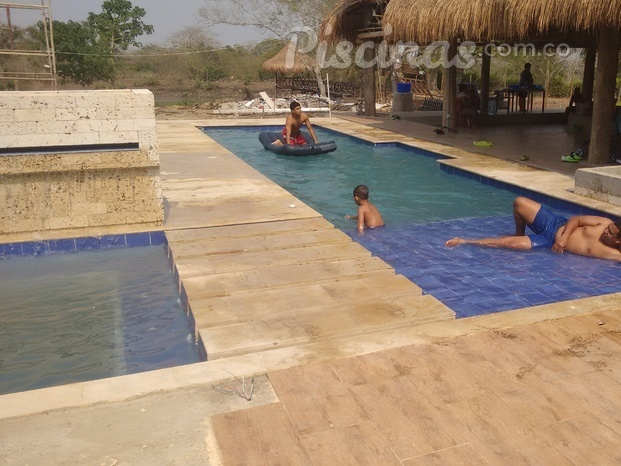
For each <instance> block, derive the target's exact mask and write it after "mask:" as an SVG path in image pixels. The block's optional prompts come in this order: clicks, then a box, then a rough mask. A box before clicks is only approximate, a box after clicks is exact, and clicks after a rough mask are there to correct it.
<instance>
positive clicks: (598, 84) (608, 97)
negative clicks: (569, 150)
mask: <svg viewBox="0 0 621 466" xmlns="http://www.w3.org/2000/svg"><path fill="white" fill-rule="evenodd" d="M618 63H619V30H618V29H615V28H612V27H610V26H603V27H601V28H600V29H599V31H598V37H597V68H596V71H595V100H594V102H593V120H592V122H591V144H590V146H589V163H590V164H591V165H605V164H607V163H608V158H609V157H610V143H611V137H612V130H613V121H612V120H613V114H614V109H615V81H616V78H617V65H618Z"/></svg>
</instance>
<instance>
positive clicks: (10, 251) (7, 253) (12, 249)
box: [0, 243, 22, 258]
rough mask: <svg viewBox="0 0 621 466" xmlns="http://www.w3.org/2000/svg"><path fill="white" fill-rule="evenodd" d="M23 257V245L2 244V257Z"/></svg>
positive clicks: (0, 252)
mask: <svg viewBox="0 0 621 466" xmlns="http://www.w3.org/2000/svg"><path fill="white" fill-rule="evenodd" d="M21 255H22V243H6V244H0V257H2V258H8V257H11V256H21Z"/></svg>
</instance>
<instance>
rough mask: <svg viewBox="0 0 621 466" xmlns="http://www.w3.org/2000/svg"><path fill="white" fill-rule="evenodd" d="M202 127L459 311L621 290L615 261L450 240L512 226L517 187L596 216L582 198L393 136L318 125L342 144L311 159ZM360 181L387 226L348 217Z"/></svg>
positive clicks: (250, 133)
mask: <svg viewBox="0 0 621 466" xmlns="http://www.w3.org/2000/svg"><path fill="white" fill-rule="evenodd" d="M203 130H204V131H205V133H206V134H207V135H208V136H210V137H211V138H213V139H214V140H216V141H217V142H218V143H220V144H221V145H222V146H224V147H226V148H227V149H229V150H230V151H231V152H233V153H234V154H235V155H237V156H238V157H240V158H241V159H242V160H244V161H246V162H247V163H249V164H250V165H252V166H253V167H254V168H256V169H257V170H259V171H260V172H261V173H263V174H264V175H266V176H267V177H269V178H270V179H271V180H272V181H274V182H275V183H277V184H279V185H280V186H282V187H283V188H285V189H287V190H288V191H289V192H291V193H292V194H293V195H294V196H296V197H297V198H299V199H300V200H302V201H303V202H305V203H306V204H308V205H310V206H311V207H313V208H314V209H315V210H317V211H318V212H320V213H321V214H322V215H323V216H324V217H325V218H326V219H327V220H328V221H330V222H331V223H333V224H334V225H335V226H336V227H338V228H340V229H341V230H343V231H345V232H346V233H347V234H349V235H350V236H351V237H352V238H353V239H354V240H355V241H357V242H359V243H361V244H362V245H363V246H365V247H366V248H367V249H368V250H369V251H371V252H372V253H373V254H374V255H377V256H378V257H380V258H382V259H383V260H384V261H386V262H387V263H388V264H390V265H391V266H392V267H393V268H394V269H395V271H396V272H397V273H400V274H403V275H405V276H406V277H408V278H409V279H410V280H412V281H413V282H414V283H416V284H417V285H419V286H420V287H421V288H422V289H423V291H424V292H425V293H428V294H432V295H433V296H434V297H436V298H437V299H439V300H440V301H442V302H443V303H444V304H446V305H447V306H448V307H450V308H451V309H453V310H454V311H455V313H456V315H457V317H466V316H473V315H480V314H487V313H490V312H498V311H505V310H510V309H519V308H523V307H531V306H536V305H542V304H549V303H554V302H559V301H566V300H570V299H576V298H582V297H587V296H597V295H602V294H608V293H613V292H618V291H621V281H619V280H618V277H619V273H620V272H621V265H619V264H616V263H613V262H611V261H604V260H598V259H592V258H585V257H581V256H575V255H571V254H562V255H557V254H554V253H553V252H552V251H549V250H548V251H537V252H533V251H530V252H519V251H508V250H499V249H486V248H480V247H477V246H471V245H466V246H460V247H458V248H447V247H446V246H445V245H444V243H445V242H446V240H448V239H450V238H453V237H455V236H462V237H470V238H483V237H487V236H500V235H511V234H514V233H515V228H514V225H513V216H512V214H511V210H512V202H513V199H514V198H515V196H516V194H521V195H526V196H528V197H531V198H533V199H535V200H537V201H539V202H542V203H547V204H548V207H552V208H553V209H554V210H555V211H557V212H559V213H561V214H564V215H567V216H569V215H576V214H579V213H584V214H593V212H586V211H584V210H583V209H582V208H580V207H579V206H572V205H570V204H568V203H559V202H556V201H552V200H549V199H547V200H546V199H545V198H544V196H541V195H538V194H537V193H533V192H528V191H525V190H521V189H519V188H511V187H507V189H503V188H499V187H498V186H499V185H500V183H495V182H491V181H490V180H487V179H482V178H480V177H478V179H473V178H469V177H467V176H460V175H458V174H454V173H451V170H453V171H454V169H448V170H446V171H445V170H442V169H441V167H440V164H439V163H438V161H437V160H438V159H439V158H441V156H439V155H434V154H432V153H429V152H425V151H422V150H421V151H416V150H413V149H410V148H404V147H400V146H398V145H395V144H392V145H390V144H384V145H378V146H374V145H372V144H368V143H364V142H362V141H359V140H356V139H354V138H351V137H348V136H343V135H339V134H335V133H334V132H331V131H326V130H323V129H321V128H319V129H317V134H318V137H319V139H320V140H322V141H323V140H335V141H336V143H337V150H336V151H335V152H331V153H329V154H324V155H318V156H309V157H290V156H289V157H287V156H279V155H275V154H273V153H271V152H268V151H265V150H264V149H263V147H262V146H261V145H260V144H259V141H258V134H259V132H260V131H265V130H266V128H265V127H261V128H234V129H231V128H226V129H224V128H204V129H203ZM269 130H272V128H269ZM358 184H366V185H367V186H368V187H369V189H370V193H371V196H370V199H371V201H372V202H373V203H374V204H375V205H376V206H377V207H378V209H379V211H380V213H381V214H382V217H383V218H384V221H385V222H386V225H387V226H386V228H381V229H377V230H365V232H364V233H363V234H359V233H358V232H357V231H356V224H355V221H352V220H345V219H344V216H345V215H346V214H355V213H356V209H357V207H356V205H355V204H354V202H353V196H352V191H353V188H354V187H355V186H356V185H358ZM556 204H559V205H556ZM561 204H562V205H561ZM595 214H597V213H595Z"/></svg>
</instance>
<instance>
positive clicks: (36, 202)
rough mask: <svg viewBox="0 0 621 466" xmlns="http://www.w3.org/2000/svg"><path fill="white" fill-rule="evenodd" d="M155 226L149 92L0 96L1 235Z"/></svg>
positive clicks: (156, 177)
mask: <svg viewBox="0 0 621 466" xmlns="http://www.w3.org/2000/svg"><path fill="white" fill-rule="evenodd" d="M162 223H163V202H162V192H161V184H160V173H159V152H158V149H157V136H156V131H155V108H154V99H153V94H152V93H151V92H150V91H148V90H109V91H108V90H106V91H57V92H56V91H39V92H0V235H2V234H15V233H24V232H42V231H46V230H64V229H80V228H88V227H104V226H106V225H126V224H132V225H135V224H144V225H145V227H153V226H158V225H162Z"/></svg>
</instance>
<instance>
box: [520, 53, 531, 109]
mask: <svg viewBox="0 0 621 466" xmlns="http://www.w3.org/2000/svg"><path fill="white" fill-rule="evenodd" d="M530 68H531V64H530V63H525V64H524V69H523V70H522V72H521V73H520V91H519V93H518V104H519V106H520V113H526V97H527V96H528V91H529V90H530V88H531V87H533V84H534V81H533V74H532V73H531V72H530Z"/></svg>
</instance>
